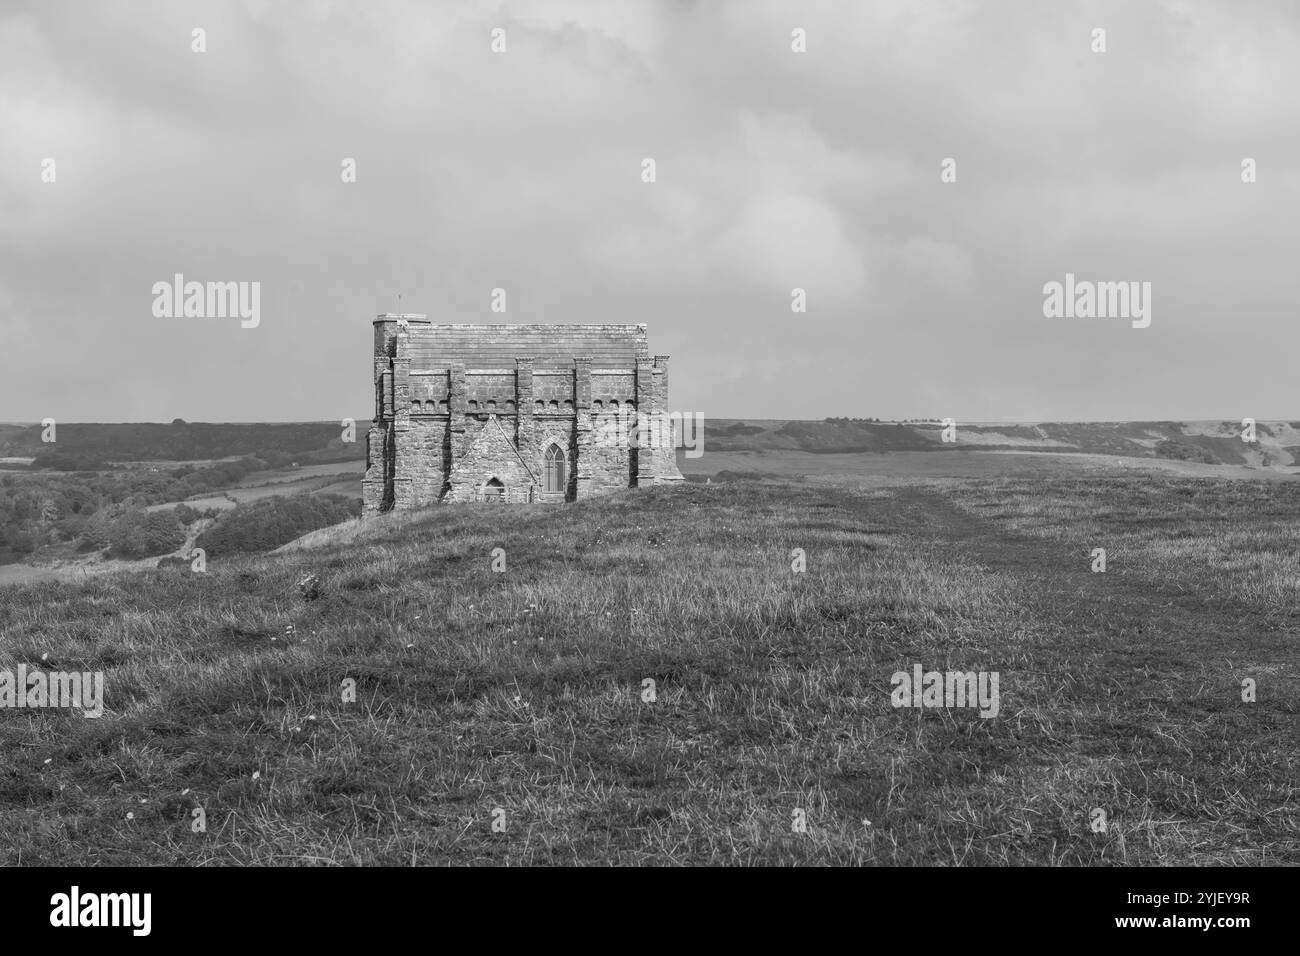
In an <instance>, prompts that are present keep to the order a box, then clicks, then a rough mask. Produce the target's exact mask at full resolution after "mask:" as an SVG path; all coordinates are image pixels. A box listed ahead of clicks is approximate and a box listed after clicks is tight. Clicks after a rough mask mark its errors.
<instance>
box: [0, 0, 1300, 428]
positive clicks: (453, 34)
mask: <svg viewBox="0 0 1300 956" xmlns="http://www.w3.org/2000/svg"><path fill="white" fill-rule="evenodd" d="M196 29H200V30H202V31H203V34H202V38H203V43H202V46H203V48H204V50H203V52H197V51H196V50H195V46H196V40H195V34H194V31H195V30H196ZM1098 29H1100V30H1104V31H1105V32H1104V45H1105V49H1104V52H1101V51H1099V50H1097V49H1096V48H1097V47H1098V35H1097V34H1096V32H1095V31H1097V30H1098ZM494 30H500V31H504V32H503V33H500V34H497V35H496V40H495V43H496V45H497V46H498V48H500V46H501V43H502V39H503V40H504V50H503V51H500V50H494V49H493V45H494V34H493V31H494ZM795 31H802V32H801V33H796V32H795ZM796 47H802V52H801V51H799V50H797V49H795V48H796ZM1297 94H1300V6H1297V5H1295V4H1293V3H1287V2H1277V3H1268V2H1259V0H1223V2H1205V3H1198V2H1157V0H1150V2H1118V3H1071V2H1051V3H1044V2H1041V0H1024V2H993V0H990V2H984V3H965V2H943V0H902V2H871V0H845V2H839V0H834V2H832V0H826V2H818V0H789V2H768V0H713V2H705V0H700V2H686V0H654V2H638V0H618V2H610V0H582V2H576V0H557V2H551V0H527V2H502V3H496V2H464V3H461V2H413V3H404V2H403V3H398V2H389V0H364V2H362V0H356V2H349V3H344V2H334V0H309V2H295V3H277V2H271V0H242V2H238V0H227V2H220V3H207V2H175V0H168V2H138V0H114V2H113V3H105V4H90V3H86V2H80V0H78V2H67V0H39V2H31V3H27V2H15V0H0V421H36V420H40V419H42V418H46V417H51V418H54V419H56V420H57V421H170V420H172V419H173V418H178V417H179V418H184V419H186V420H187V421H300V420H328V419H342V418H345V417H358V418H369V417H370V416H371V415H372V414H373V401H374V399H373V394H374V389H373V384H372V381H371V379H372V374H373V372H372V349H373V346H372V329H371V321H372V320H373V319H374V317H375V316H376V315H377V314H378V313H382V312H407V313H423V314H426V315H428V316H429V318H430V319H432V320H433V321H435V322H520V323H530V322H545V323H566V322H610V323H640V322H644V323H646V325H647V326H648V334H649V344H650V350H651V352H652V353H660V354H670V355H671V356H672V363H671V371H670V379H669V384H670V395H669V406H670V407H671V408H672V409H675V410H679V411H683V412H698V413H703V414H704V415H705V416H706V418H708V417H717V418H801V419H818V418H823V417H827V416H848V417H878V418H885V419H893V418H920V417H928V416H933V417H940V418H941V417H951V418H953V419H954V420H956V421H958V422H960V421H982V420H1023V421H1043V420H1139V419H1140V420H1152V419H1179V420H1185V419H1216V418H1222V419H1240V418H1242V417H1245V416H1250V417H1254V418H1257V419H1261V420H1266V419H1270V418H1289V419H1300V375H1298V374H1297V371H1296V369H1297V361H1296V360H1297V351H1298V349H1297V347H1298V346H1300V317H1297V314H1296V308H1295V304H1296V302H1297V299H1298V298H1300V268H1298V267H1297V259H1298V258H1300V255H1298V253H1300V216H1298V215H1297V214H1296V210H1297V208H1300V207H1298V204H1297V200H1300V123H1297V122H1296V112H1295V101H1296V99H1297ZM646 159H653V160H654V178H653V181H652V182H650V181H646V179H647V177H646V174H645V164H644V160H646ZM949 159H951V160H953V161H955V165H952V164H950V165H949V166H948V167H947V168H948V169H949V170H950V172H951V170H953V169H955V181H944V180H945V178H947V179H950V180H951V179H953V176H952V175H948V176H947V177H945V176H944V169H945V161H946V160H949ZM48 160H53V164H52V166H51V164H49V163H48V162H47V161H48ZM349 160H351V161H352V162H354V163H355V181H354V182H348V181H345V179H347V178H348V177H347V176H346V174H345V171H344V167H345V164H346V162H347V161H349ZM1246 160H1251V161H1253V164H1254V180H1255V181H1254V182H1243V178H1250V177H1249V176H1245V174H1244V173H1243V161H1246ZM51 180H52V181H51ZM177 273H180V274H182V275H183V276H184V277H185V280H186V281H197V282H247V283H253V282H256V283H259V293H260V300H259V303H260V310H259V315H258V322H257V324H256V326H255V327H245V325H246V323H245V322H241V321H240V319H239V318H238V317H227V318H220V317H216V318H213V317H208V318H201V317H195V316H190V317H187V316H185V315H184V314H176V315H171V314H166V313H165V310H164V314H162V315H159V314H156V313H157V312H158V306H157V302H156V293H155V284H156V283H159V282H165V283H171V282H172V280H173V276H174V275H175V274H177ZM1067 274H1073V275H1074V276H1075V279H1076V282H1082V281H1092V282H1137V283H1139V284H1141V283H1150V286H1149V288H1150V300H1149V305H1150V315H1149V318H1150V324H1149V325H1147V326H1146V327H1135V325H1134V322H1133V321H1130V320H1129V318H1127V317H1124V316H1118V317H1115V316H1110V317H1081V316H1077V315H1076V316H1073V317H1064V316H1058V315H1053V316H1048V315H1045V309H1044V302H1045V299H1046V295H1045V292H1044V288H1045V285H1046V284H1048V283H1051V282H1060V283H1065V281H1066V275H1067ZM250 288H251V286H250ZM1139 288H1142V286H1141V285H1139ZM495 289H504V290H505V292H506V300H505V301H506V311H505V313H497V312H493V311H492V308H491V306H492V302H493V290H495ZM795 289H802V290H803V296H804V300H805V304H806V311H794V310H793V308H792V306H793V305H794V304H795V301H794V293H793V290H795Z"/></svg>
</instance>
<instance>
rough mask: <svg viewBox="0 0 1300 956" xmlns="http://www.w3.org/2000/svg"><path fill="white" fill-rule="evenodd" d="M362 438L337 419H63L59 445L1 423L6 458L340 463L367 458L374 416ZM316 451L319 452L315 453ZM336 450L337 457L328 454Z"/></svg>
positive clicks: (36, 429) (0, 449) (31, 428)
mask: <svg viewBox="0 0 1300 956" xmlns="http://www.w3.org/2000/svg"><path fill="white" fill-rule="evenodd" d="M357 421H358V422H359V423H360V424H359V425H358V427H357V439H358V440H357V441H356V442H353V443H347V444H345V443H344V442H342V441H341V440H340V434H341V432H342V427H341V426H340V425H339V424H338V423H337V422H291V423H219V422H183V421H180V420H179V419H178V420H177V421H174V422H172V423H171V424H167V425H164V424H161V423H155V422H131V423H125V424H102V423H82V422H67V423H63V422H60V423H59V424H58V426H57V430H56V433H55V434H56V438H57V442H55V443H54V444H53V445H51V444H45V443H43V442H42V441H41V433H42V428H41V426H40V425H28V426H18V425H5V426H0V458H6V457H23V456H26V457H34V456H37V455H42V454H49V453H51V452H53V451H56V450H57V451H58V452H60V453H63V454H67V455H75V456H78V457H80V458H85V459H88V460H91V461H109V462H113V461H208V460H215V459H221V458H231V457H243V456H253V457H261V456H262V455H266V454H269V455H304V456H307V459H306V460H320V461H324V460H330V461H336V460H340V459H342V458H358V457H364V456H365V431H366V428H367V427H368V421H369V419H358V420H357ZM311 452H316V453H318V454H317V455H315V456H311V455H309V453H311ZM327 452H333V453H334V457H322V455H325V453H327Z"/></svg>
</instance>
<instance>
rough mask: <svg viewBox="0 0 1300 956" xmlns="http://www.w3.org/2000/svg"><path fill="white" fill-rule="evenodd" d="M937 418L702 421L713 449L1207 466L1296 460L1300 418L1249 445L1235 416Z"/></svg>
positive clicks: (1264, 428) (1262, 431) (1265, 431)
mask: <svg viewBox="0 0 1300 956" xmlns="http://www.w3.org/2000/svg"><path fill="white" fill-rule="evenodd" d="M941 431H942V426H941V425H940V424H939V423H938V422H879V421H871V420H867V419H849V418H828V419H823V420H822V421H786V420H774V419H755V420H744V419H729V418H724V419H708V420H706V421H705V427H704V436H705V437H704V441H705V448H706V449H707V450H712V451H775V450H788V451H802V452H813V453H822V454H844V453H850V452H886V451H935V452H960V451H970V450H972V449H979V450H984V451H995V450H1007V451H1052V452H1080V453H1087V454H1103V455H1119V456H1123V457H1130V458H1170V459H1178V460H1182V461H1197V462H1204V463H1206V464H1224V465H1249V466H1252V467H1266V468H1277V467H1287V466H1292V465H1296V464H1297V461H1300V422H1259V423H1258V424H1257V425H1256V439H1257V441H1256V442H1255V443H1253V444H1247V443H1246V442H1243V441H1242V440H1241V423H1240V421H1222V422H1041V423H1032V424H1027V423H1022V424H997V425H993V424H963V423H961V422H958V423H957V441H956V442H954V443H946V442H943V441H941Z"/></svg>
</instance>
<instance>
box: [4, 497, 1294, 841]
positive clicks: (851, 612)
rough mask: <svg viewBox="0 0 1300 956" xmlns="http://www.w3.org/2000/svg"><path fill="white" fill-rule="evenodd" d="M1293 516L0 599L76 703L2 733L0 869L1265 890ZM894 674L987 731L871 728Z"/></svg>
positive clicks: (618, 536) (528, 529)
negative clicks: (1028, 881) (1211, 868)
mask: <svg viewBox="0 0 1300 956" xmlns="http://www.w3.org/2000/svg"><path fill="white" fill-rule="evenodd" d="M1297 516H1300V487H1298V486H1297V485H1296V484H1295V483H1294V482H1289V481H1288V482H1280V481H1274V482H1242V481H1237V482H1225V481H1209V480H1203V479H1202V480H1190V479H1181V478H1169V477H1165V476H1160V475H1154V476H1153V475H1143V476H1141V477H1140V478H1139V477H1137V476H1132V475H1130V476H1121V477H1113V476H1112V477H1093V478H1088V479H1077V478H1068V477H1056V478H1043V477H1034V478H1032V479H1010V480H1008V479H1000V480H988V481H978V482H950V483H948V484H946V485H944V486H943V487H932V486H916V487H897V488H891V489H881V490H876V491H872V492H869V493H862V492H858V491H854V490H853V489H851V488H838V487H834V488H833V487H828V486H810V485H793V484H789V485H787V484H778V483H768V482H762V483H760V482H751V481H738V482H734V483H727V484H718V483H715V484H713V485H700V484H688V485H686V486H685V487H679V488H675V489H666V488H652V489H643V490H638V491H631V492H625V493H619V494H617V495H615V496H613V497H611V498H608V499H598V500H595V501H591V502H585V503H578V504H574V505H571V506H568V507H557V508H519V509H517V508H501V507H499V506H496V507H494V506H490V505H461V506H457V507H438V508H430V509H427V510H424V511H416V512H409V513H400V514H391V515H387V516H384V517H381V518H379V519H375V520H373V521H369V522H364V523H360V522H357V523H351V524H344V525H340V526H338V527H337V528H335V529H329V530H328V531H321V532H317V533H315V534H314V535H312V536H311V537H310V538H308V539H304V540H301V541H300V542H298V544H297V546H291V547H287V548H284V549H282V550H281V551H280V552H278V553H276V554H272V555H263V556H253V557H248V556H238V555H235V556H231V557H229V558H223V557H220V556H217V557H214V558H213V559H212V560H211V561H209V563H208V570H207V571H206V572H205V573H194V572H192V571H190V570H189V568H188V566H185V565H183V564H182V565H179V566H172V567H168V568H163V569H158V570H154V571H146V572H143V573H140V574H125V575H103V576H99V577H94V578H91V579H90V580H88V581H86V582H85V583H80V584H72V583H61V584H37V585H26V586H16V587H11V588H6V589H0V669H4V668H13V667H16V666H17V665H18V664H20V663H21V664H25V665H26V666H27V667H28V668H47V669H51V670H54V669H64V670H72V669H75V670H81V671H102V672H104V674H105V685H106V694H105V702H104V703H105V713H104V716H103V717H101V718H99V719H95V720H88V719H84V718H82V717H81V716H80V715H77V714H68V713H63V712H50V711H45V712H32V711H29V710H22V711H14V712H9V713H5V714H4V715H3V719H2V720H0V748H2V749H3V752H4V753H5V754H6V755H7V756H6V765H5V772H4V774H3V775H0V830H2V831H3V832H4V833H5V834H6V840H5V841H4V843H3V845H0V864H6V865H12V864H16V863H19V862H21V863H24V864H27V865H87V864H90V863H95V864H99V865H117V864H191V865H213V864H231V865H233V864H239V865H245V864H284V863H298V864H374V863H382V864H392V865H409V864H412V863H417V864H430V863H432V864H438V863H514V864H519V863H523V864H537V863H547V862H551V863H554V862H559V863H591V864H608V863H661V864H662V863H693V864H707V863H716V862H718V861H719V860H728V861H731V862H742V863H778V864H788V863H831V864H862V863H867V864H871V863H875V864H932V865H933V864H942V865H954V864H1028V863H1034V864H1058V865H1081V864H1083V865H1095V864H1109V863H1130V864H1146V865H1172V864H1193V863H1194V864H1212V863H1235V864H1242V863H1270V862H1271V863H1296V862H1300V839H1297V835H1296V830H1295V820H1294V816H1293V814H1292V810H1293V808H1294V800H1295V784H1294V781H1295V755H1294V752H1293V748H1292V746H1291V744H1290V741H1293V740H1294V739H1295V738H1296V734H1297V732H1300V705H1298V704H1297V694H1296V687H1297V678H1298V677H1300V673H1298V672H1297V668H1296V657H1295V654H1294V627H1295V613H1296V612H1295V608H1296V599H1297V592H1296V582H1297V581H1298V580H1300V566H1298V565H1297V561H1300V558H1298V557H1297V554H1296V551H1295V548H1294V532H1293V530H1292V529H1293V528H1294V521H1295V520H1296V518H1297ZM1098 545H1103V546H1105V547H1106V548H1107V549H1108V551H1109V556H1110V566H1109V568H1108V569H1107V573H1105V574H1096V573H1091V572H1090V569H1089V564H1090V560H1091V559H1090V557H1089V555H1090V549H1091V548H1093V547H1095V546H1098ZM497 549H500V550H499V552H498V551H497ZM794 549H799V550H800V551H801V552H802V553H803V554H804V556H805V559H806V569H805V570H802V571H800V570H796V564H795V562H792V552H793V551H794ZM497 557H499V558H500V560H501V561H503V562H504V563H503V564H501V565H500V567H501V570H500V571H495V570H494V569H493V563H494V560H496V558H497ZM915 665H921V666H924V667H926V668H931V667H936V668H944V669H960V670H969V671H986V672H987V671H996V672H998V673H999V674H1000V676H1001V683H1000V694H1001V704H1000V709H999V712H998V715H997V716H996V717H995V718H993V719H984V718H982V717H980V716H979V714H978V713H976V712H975V711H974V710H970V709H956V710H952V709H948V710H912V709H903V710H900V709H896V708H895V707H893V706H891V675H892V674H893V673H895V672H897V671H909V670H910V669H911V668H912V667H914V666H915ZM1244 678H1250V679H1251V680H1252V681H1257V682H1258V685H1259V693H1258V702H1257V703H1243V700H1242V682H1243V679H1244ZM349 686H354V687H355V694H354V695H353V694H350V693H349V692H348V691H347V688H348V687H349ZM1096 807H1102V808H1104V809H1105V812H1106V813H1107V815H1108V818H1109V821H1110V824H1109V827H1108V829H1107V830H1106V831H1105V832H1101V833H1098V832H1094V831H1093V830H1092V828H1091V827H1090V822H1091V819H1092V818H1091V816H1090V815H1091V814H1092V813H1093V812H1094V808H1096ZM196 810H201V811H202V812H203V815H204V820H205V821H206V824H205V828H204V829H203V830H202V831H196V830H195V828H194V825H193V823H194V820H195V811H196ZM799 820H802V821H803V822H804V824H805V825H804V828H803V829H800V828H799V827H797V826H794V825H792V821H799ZM498 821H499V822H500V823H501V824H502V825H503V829H501V830H500V831H497V830H494V828H493V824H494V822H498Z"/></svg>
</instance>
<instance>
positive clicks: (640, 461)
mask: <svg viewBox="0 0 1300 956" xmlns="http://www.w3.org/2000/svg"><path fill="white" fill-rule="evenodd" d="M374 333H375V338H374V343H375V351H374V383H375V417H374V421H373V422H372V423H371V426H370V432H369V434H368V435H367V441H366V473H365V478H364V479H363V481H362V488H363V514H365V515H375V514H379V513H381V512H384V511H390V510H402V509H407V508H417V507H422V506H424V505H430V504H435V503H437V502H470V501H487V502H497V503H526V502H537V503H560V502H565V501H580V500H582V499H584V498H589V497H592V496H594V495H600V494H608V493H610V492H612V491H614V490H616V489H620V488H638V487H645V486H647V485H656V484H663V483H668V482H679V481H682V480H683V479H682V474H681V472H680V471H678V469H677V461H676V449H675V448H674V447H673V444H672V442H671V441H667V440H663V439H664V437H665V436H663V435H660V434H659V433H658V432H656V440H655V441H651V442H646V441H644V439H643V440H642V441H641V442H640V443H638V442H637V441H636V440H635V439H633V440H631V441H619V440H615V439H616V436H619V435H622V436H627V435H628V434H629V432H630V433H631V434H635V433H636V424H635V422H636V421H638V420H642V421H644V420H645V419H646V418H647V417H649V418H652V419H655V420H658V417H660V416H662V415H664V414H666V412H667V393H668V356H667V355H654V356H651V355H650V354H649V352H648V349H647V346H646V327H645V325H440V324H435V323H433V322H430V321H429V320H428V319H427V318H426V317H425V316H423V315H410V314H401V315H397V314H391V313H389V314H384V315H380V316H379V317H377V318H376V319H375V320H374ZM611 426H621V427H611ZM629 426H630V428H629ZM643 434H644V433H643ZM638 445H640V447H638Z"/></svg>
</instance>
